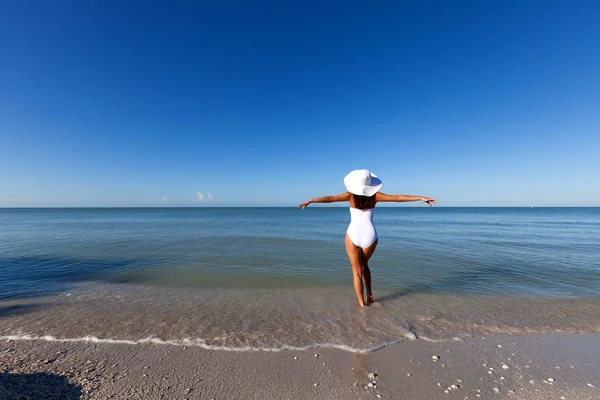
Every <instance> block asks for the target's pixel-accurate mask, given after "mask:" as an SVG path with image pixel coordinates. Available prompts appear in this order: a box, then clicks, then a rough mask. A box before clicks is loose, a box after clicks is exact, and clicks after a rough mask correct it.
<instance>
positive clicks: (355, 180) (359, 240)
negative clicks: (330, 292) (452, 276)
mask: <svg viewBox="0 0 600 400" xmlns="http://www.w3.org/2000/svg"><path fill="white" fill-rule="evenodd" d="M344 185H345V186H346V189H347V190H348V191H347V192H346V193H342V194H339V195H337V196H324V197H317V198H316V199H311V200H309V201H307V202H306V203H302V204H300V205H299V206H298V208H301V209H303V210H304V209H305V208H306V207H307V206H308V205H309V204H312V203H335V202H339V201H347V202H349V203H350V225H349V226H348V230H347V232H346V252H347V253H348V258H349V259H350V264H351V265H352V274H353V275H354V290H355V291H356V297H357V298H358V305H359V306H360V307H364V306H365V305H369V304H371V303H373V301H374V300H373V292H372V290H371V270H370V269H369V259H370V258H371V256H372V255H373V253H374V252H375V248H376V247H377V242H378V241H379V239H378V238H377V231H376V230H375V226H374V225H373V210H374V209H375V204H377V203H378V202H383V201H386V202H397V203H401V202H407V201H424V202H425V203H427V204H429V205H430V206H432V205H434V204H437V200H436V199H432V198H430V197H423V196H407V195H403V194H398V195H390V194H384V193H380V192H379V189H380V188H381V185H382V183H381V180H380V179H379V178H377V176H376V175H375V174H373V173H371V172H369V171H368V170H366V169H358V170H354V171H352V172H350V173H349V174H348V175H346V177H345V178H344ZM365 288H366V292H367V293H366V301H365V296H364V293H363V291H364V289H365Z"/></svg>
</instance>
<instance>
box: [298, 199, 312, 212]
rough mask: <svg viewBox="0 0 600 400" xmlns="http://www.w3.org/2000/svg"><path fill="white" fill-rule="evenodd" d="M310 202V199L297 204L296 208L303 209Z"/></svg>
mask: <svg viewBox="0 0 600 400" xmlns="http://www.w3.org/2000/svg"><path fill="white" fill-rule="evenodd" d="M310 203H311V201H310V200H309V201H307V202H306V203H302V204H299V205H298V208H300V209H302V210H304V209H305V208H306V207H307V206H308V205H309V204H310Z"/></svg>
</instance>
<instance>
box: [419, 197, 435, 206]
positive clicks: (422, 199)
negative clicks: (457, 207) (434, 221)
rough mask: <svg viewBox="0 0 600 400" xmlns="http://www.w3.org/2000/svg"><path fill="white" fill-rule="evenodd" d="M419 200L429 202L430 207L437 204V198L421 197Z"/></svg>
mask: <svg viewBox="0 0 600 400" xmlns="http://www.w3.org/2000/svg"><path fill="white" fill-rule="evenodd" d="M421 201H424V202H425V203H427V204H429V206H430V207H431V206H433V205H436V204H437V199H432V198H431V197H421Z"/></svg>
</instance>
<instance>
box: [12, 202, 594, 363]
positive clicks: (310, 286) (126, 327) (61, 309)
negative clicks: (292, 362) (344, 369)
mask: <svg viewBox="0 0 600 400" xmlns="http://www.w3.org/2000/svg"><path fill="white" fill-rule="evenodd" d="M349 218H350V216H349V210H348V208H347V207H344V208H343V207H309V208H307V209H306V210H304V211H301V210H298V209H296V208H218V207H214V208H208V207H206V208H99V209H85V208H81V209H0V336H1V337H13V338H34V337H40V336H43V337H46V338H47V339H49V340H105V341H115V340H116V341H125V342H140V341H142V342H143V341H154V342H168V343H172V344H186V345H198V346H203V347H206V348H218V349H228V350H257V349H262V350H281V349H287V348H311V347H318V346H330V347H339V348H343V349H347V350H350V351H371V350H374V349H377V348H380V347H381V346H384V345H385V344H388V343H393V342H397V341H399V340H403V338H406V337H410V338H414V337H418V338H421V339H425V340H456V339H460V338H465V337H469V336H472V335H483V334H486V333H490V332H600V301H599V300H600V208H533V209H532V208H444V207H434V208H429V207H378V208H377V210H376V211H375V216H374V221H375V225H376V228H377V231H378V234H379V238H380V240H379V244H378V246H377V250H376V252H375V255H374V256H373V258H372V259H371V262H370V268H371V271H372V276H373V292H374V296H375V300H376V303H375V304H373V305H371V306H370V307H367V308H364V309H361V308H359V307H358V305H357V301H356V297H355V294H354V289H353V286H352V271H351V268H350V264H349V262H348V259H347V256H346V253H345V249H344V235H345V230H346V228H347V225H348V223H349Z"/></svg>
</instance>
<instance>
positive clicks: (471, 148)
mask: <svg viewBox="0 0 600 400" xmlns="http://www.w3.org/2000/svg"><path fill="white" fill-rule="evenodd" d="M150 3H154V4H150ZM215 3H218V4H215ZM599 13H600V2H596V1H551V0H550V1H543V2H542V1H452V2H447V1H378V2H355V1H344V2H342V1H326V2H323V1H319V2H316V1H315V2H312V1H308V2H296V3H289V2H273V1H271V2H249V1H228V0H226V1H221V2H161V3H157V2H141V1H140V2H132V1H125V2H121V1H119V2H116V1H115V2H112V1H57V2H43V1H0V37H1V38H2V39H1V40H0V207H7V206H194V205H197V206H206V205H219V206H245V205H247V206H256V205H281V206H287V205H290V206H293V205H296V204H298V203H299V202H301V201H304V200H306V199H308V198H310V197H316V196H320V195H328V194H337V193H341V192H343V191H344V187H343V183H342V179H343V177H344V175H345V174H346V173H347V172H349V171H350V170H352V169H358V168H367V169H370V170H372V171H373V172H375V173H376V174H377V175H378V176H379V177H380V178H382V180H383V182H384V185H383V188H382V191H384V192H386V193H407V194H416V195H427V196H434V197H437V198H439V201H440V205H445V206H472V205H479V206H514V205H524V206H529V205H536V206H544V205H546V206H550V205H557V206H569V205H595V206H600V155H599V154H600V111H599V110H600V24H598V21H597V18H596V17H597V15H599ZM198 192H200V193H202V194H203V200H202V201H198V199H199V197H198ZM208 193H210V194H211V196H212V199H209V196H208Z"/></svg>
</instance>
